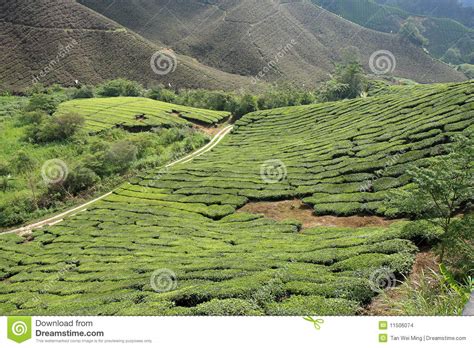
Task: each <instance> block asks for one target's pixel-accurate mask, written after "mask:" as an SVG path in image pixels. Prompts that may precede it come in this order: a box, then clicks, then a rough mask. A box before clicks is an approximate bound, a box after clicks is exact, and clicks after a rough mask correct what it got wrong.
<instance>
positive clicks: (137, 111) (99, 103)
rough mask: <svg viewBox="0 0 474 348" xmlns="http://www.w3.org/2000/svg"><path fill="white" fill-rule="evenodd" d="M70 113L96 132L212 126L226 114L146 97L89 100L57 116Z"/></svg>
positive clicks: (72, 103)
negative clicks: (179, 126) (194, 123)
mask: <svg viewBox="0 0 474 348" xmlns="http://www.w3.org/2000/svg"><path fill="white" fill-rule="evenodd" d="M67 112H74V113H77V114H79V115H81V116H84V117H85V119H86V129H87V130H89V131H93V132H95V131H100V130H104V129H108V128H113V127H125V128H132V129H133V128H134V127H138V128H140V127H144V128H151V127H170V126H177V125H184V124H188V125H190V124H191V123H189V122H187V121H186V120H190V121H193V122H196V123H201V124H205V125H213V124H216V123H219V122H220V121H222V120H224V119H226V118H229V117H230V113H228V112H225V111H224V112H222V111H211V110H201V109H196V108H191V107H186V106H181V105H175V104H169V103H163V102H160V101H156V100H151V99H147V98H134V97H121V98H91V99H82V100H71V101H67V102H65V103H62V104H61V105H60V106H59V108H58V111H57V113H58V114H60V113H67Z"/></svg>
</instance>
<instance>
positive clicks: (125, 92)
mask: <svg viewBox="0 0 474 348" xmlns="http://www.w3.org/2000/svg"><path fill="white" fill-rule="evenodd" d="M97 94H98V95H100V96H101V97H120V96H122V97H138V96H140V95H141V94H142V86H140V84H139V83H137V82H134V81H130V80H125V79H116V80H110V81H107V82H104V83H103V84H101V85H99V87H98V88H97Z"/></svg>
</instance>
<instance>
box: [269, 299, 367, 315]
mask: <svg viewBox="0 0 474 348" xmlns="http://www.w3.org/2000/svg"><path fill="white" fill-rule="evenodd" d="M357 309H358V305H357V302H354V301H348V300H343V299H328V298H324V297H321V296H292V297H290V298H289V299H287V300H284V301H283V302H281V303H272V304H270V305H269V306H267V308H266V314H267V315H276V316H302V315H303V316H304V315H315V314H316V315H321V316H328V315H354V314H356V312H357Z"/></svg>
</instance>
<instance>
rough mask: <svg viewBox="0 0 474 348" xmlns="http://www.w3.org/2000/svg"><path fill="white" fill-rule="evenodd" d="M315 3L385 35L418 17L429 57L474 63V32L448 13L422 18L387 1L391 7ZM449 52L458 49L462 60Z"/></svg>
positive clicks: (359, 1)
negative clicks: (446, 15)
mask: <svg viewBox="0 0 474 348" xmlns="http://www.w3.org/2000/svg"><path fill="white" fill-rule="evenodd" d="M312 1H313V2H314V3H315V4H317V5H320V6H322V7H324V8H325V9H327V10H329V11H331V12H333V13H336V14H338V15H340V16H342V17H343V18H345V19H347V20H350V21H352V22H354V23H357V24H360V25H362V26H364V27H367V28H370V29H373V30H377V31H382V32H386V33H395V34H396V33H398V32H399V30H400V27H401V26H402V24H403V23H404V22H405V21H406V20H407V19H409V18H411V17H413V16H415V17H416V21H417V26H418V27H419V29H420V31H421V33H422V35H423V36H424V37H426V38H427V39H428V40H429V43H428V44H427V45H426V48H427V49H428V51H429V52H430V54H432V55H433V56H434V57H436V58H439V59H443V60H444V61H447V62H449V63H452V64H460V63H462V62H465V63H469V62H471V58H472V57H471V55H472V53H473V51H474V30H473V29H470V28H468V27H466V26H465V25H463V24H461V23H460V22H458V21H456V20H454V19H452V18H445V12H442V13H441V14H440V17H443V18H437V17H433V15H434V14H433V12H430V11H426V16H420V15H419V14H418V12H415V13H412V12H409V11H407V9H406V8H405V7H394V6H395V5H396V3H393V2H386V4H388V5H384V4H383V2H381V3H380V4H379V3H376V2H374V1H372V0H354V1H346V0H334V1H332V0H312ZM389 5H393V6H389ZM408 9H410V7H408ZM473 11H474V10H473ZM450 49H451V50H453V49H456V50H458V51H459V57H453V56H452V54H451V55H449V53H448V50H450Z"/></svg>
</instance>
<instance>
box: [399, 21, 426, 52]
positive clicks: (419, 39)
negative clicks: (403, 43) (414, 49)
mask: <svg viewBox="0 0 474 348" xmlns="http://www.w3.org/2000/svg"><path fill="white" fill-rule="evenodd" d="M399 35H400V37H401V38H402V39H405V40H408V41H410V42H411V43H413V44H415V45H417V46H427V45H428V44H429V40H428V39H427V38H425V37H424V36H423V35H422V34H421V31H420V29H418V26H417V24H416V21H415V20H414V19H413V18H408V19H407V20H406V21H405V23H403V24H402V26H401V27H400V31H399Z"/></svg>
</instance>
